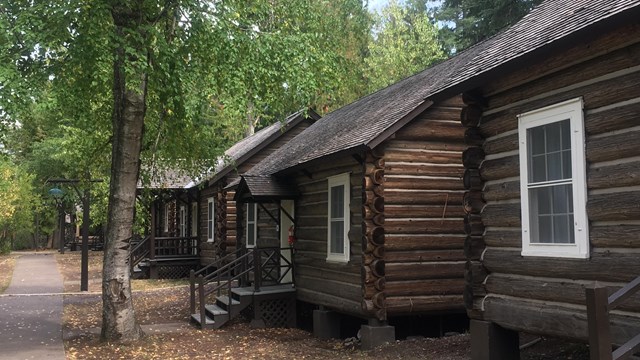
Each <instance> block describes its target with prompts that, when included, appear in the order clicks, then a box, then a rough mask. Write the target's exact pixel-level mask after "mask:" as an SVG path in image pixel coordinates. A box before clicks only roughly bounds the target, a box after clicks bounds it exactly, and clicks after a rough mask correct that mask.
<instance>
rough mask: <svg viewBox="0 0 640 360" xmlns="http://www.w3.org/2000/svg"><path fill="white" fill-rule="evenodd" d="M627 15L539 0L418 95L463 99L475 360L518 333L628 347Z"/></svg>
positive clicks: (637, 103)
mask: <svg viewBox="0 0 640 360" xmlns="http://www.w3.org/2000/svg"><path fill="white" fill-rule="evenodd" d="M638 19H640V2H638V1H609V0H597V1H594V0H589V1H586V0H578V1H576V0H571V1H568V0H547V1H544V2H543V3H542V4H541V5H539V6H538V7H536V8H534V9H533V10H532V11H531V13H530V14H529V15H527V16H525V17H524V18H523V19H522V20H521V21H520V22H518V23H516V24H515V25H514V26H512V27H510V28H508V29H506V30H505V31H503V32H502V33H499V34H498V35H496V36H494V37H493V38H490V39H488V40H486V41H485V42H483V43H480V44H478V45H476V46H475V47H474V48H473V49H472V51H474V52H475V53H476V55H475V57H474V58H472V59H471V60H470V61H469V62H468V63H467V64H466V65H465V66H463V67H462V68H461V69H460V71H459V72H458V73H457V74H455V76H453V77H451V78H449V79H448V80H447V81H446V82H444V83H442V87H441V88H440V89H438V90H436V91H435V92H434V93H433V94H432V95H431V96H430V97H429V99H430V100H431V101H434V102H436V103H437V101H438V100H439V99H446V98H448V97H450V96H451V95H452V94H458V93H462V94H463V96H462V98H463V102H464V107H463V111H462V114H463V116H462V117H461V123H462V124H463V126H464V127H465V128H466V129H467V130H466V132H465V138H466V139H467V140H468V147H467V148H466V149H465V151H464V155H463V163H464V167H465V170H464V176H463V183H464V187H465V190H466V193H465V195H464V199H463V203H464V206H463V208H464V211H465V213H466V215H465V230H466V233H467V238H466V241H465V253H466V257H467V259H468V260H467V263H466V266H465V279H466V285H465V290H464V300H465V306H466V308H467V312H468V315H469V316H470V318H471V319H472V320H471V336H472V351H471V353H472V354H473V355H472V356H473V359H518V358H519V350H518V332H527V333H533V334H539V335H542V336H557V337H563V338H567V339H570V340H574V341H582V342H587V341H589V343H590V351H591V359H612V358H619V356H622V355H623V354H625V355H629V354H631V353H633V352H634V351H637V350H638V339H639V338H634V337H636V335H638V333H640V296H638V295H632V293H629V292H628V290H633V289H637V288H638V284H640V282H639V280H638V276H639V275H640V261H639V259H640V238H638V233H639V232H640V216H639V215H638V209H639V205H638V204H639V203H640V195H639V194H640V174H639V171H640V163H639V159H640V157H639V156H640V143H639V142H638V141H637V139H638V136H640V126H639V125H640V117H639V116H640V86H639V84H640V22H639V21H638ZM634 279H635V280H634ZM630 282H631V283H630ZM619 289H622V290H619ZM614 291H616V292H615V293H614ZM612 293H613V294H612ZM610 294H612V295H610ZM587 295H588V296H589V297H588V296H587ZM622 299H626V301H625V302H622ZM594 309H595V310H594ZM632 339H633V340H632ZM630 340H631V342H630V343H627V342H628V341H630ZM625 343H626V345H624V346H622V345H623V344H625ZM612 344H613V345H614V347H618V346H620V347H619V348H618V349H617V350H616V352H615V353H614V354H613V356H612Z"/></svg>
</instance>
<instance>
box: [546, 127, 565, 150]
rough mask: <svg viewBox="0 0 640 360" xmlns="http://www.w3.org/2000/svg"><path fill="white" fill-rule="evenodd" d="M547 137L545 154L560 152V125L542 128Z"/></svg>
mask: <svg viewBox="0 0 640 360" xmlns="http://www.w3.org/2000/svg"><path fill="white" fill-rule="evenodd" d="M544 127H545V128H546V135H547V151H546V152H547V153H550V152H554V151H560V149H561V144H560V129H561V127H560V123H551V124H548V125H545V126H544Z"/></svg>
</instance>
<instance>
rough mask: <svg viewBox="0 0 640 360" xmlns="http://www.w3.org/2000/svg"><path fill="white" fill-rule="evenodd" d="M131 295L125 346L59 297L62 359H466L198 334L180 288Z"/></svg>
mask: <svg viewBox="0 0 640 360" xmlns="http://www.w3.org/2000/svg"><path fill="white" fill-rule="evenodd" d="M98 254H99V255H98ZM101 259H102V258H101V253H92V254H91V258H90V262H89V264H90V275H89V279H90V286H89V287H90V290H92V291H93V290H97V291H99V281H97V282H95V283H92V282H91V279H100V274H99V270H100V268H101V265H100V261H101ZM0 261H1V260H0ZM58 261H59V263H58V264H59V265H58V266H59V267H60V269H61V271H62V273H63V276H64V277H65V290H68V291H76V290H75V284H76V283H78V289H79V268H80V265H79V264H80V261H79V253H76V252H74V253H68V254H65V255H58ZM76 269H77V270H76ZM67 285H68V286H69V287H67ZM132 287H133V288H134V293H133V299H134V307H135V310H136V318H137V320H138V322H139V323H140V324H141V325H143V326H144V327H145V328H146V329H148V331H147V335H146V336H145V337H144V338H143V339H142V340H140V341H138V342H136V343H133V344H129V345H118V344H113V343H102V342H100V341H99V335H98V334H99V326H100V323H101V311H102V303H101V297H100V294H99V293H94V294H68V295H65V305H64V315H63V322H64V324H63V328H64V331H65V334H66V335H65V349H66V351H67V359H69V360H71V359H437V360H467V359H470V337H469V334H467V333H464V334H455V335H453V336H448V337H442V338H429V337H423V336H420V334H416V336H412V337H410V338H409V339H410V340H399V341H396V342H394V343H392V344H388V345H385V346H381V347H379V348H376V349H374V350H370V351H363V350H361V349H359V345H358V343H357V341H354V340H353V339H351V340H349V339H347V340H319V339H317V338H314V337H313V336H311V334H310V333H309V332H307V331H304V330H300V329H253V328H251V327H250V326H249V325H248V321H246V320H244V319H238V320H235V321H233V322H232V323H231V324H229V325H227V326H225V327H223V328H222V329H219V330H199V329H197V328H195V327H193V326H189V325H187V324H188V318H189V309H188V299H189V297H188V296H189V295H188V287H187V286H186V285H184V282H183V281H182V282H181V281H177V282H176V281H150V280H135V281H134V285H132ZM136 289H137V290H136ZM527 342H534V343H535V344H534V345H532V346H530V347H528V348H526V349H524V350H523V351H522V353H521V358H522V359H523V360H555V359H567V360H568V359H571V360H583V359H584V360H586V359H588V358H589V354H588V348H587V346H586V345H583V344H572V343H567V342H564V341H562V340H557V339H540V340H538V338H537V337H535V336H531V335H524V336H521V343H527Z"/></svg>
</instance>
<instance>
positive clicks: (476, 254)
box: [464, 236, 486, 260]
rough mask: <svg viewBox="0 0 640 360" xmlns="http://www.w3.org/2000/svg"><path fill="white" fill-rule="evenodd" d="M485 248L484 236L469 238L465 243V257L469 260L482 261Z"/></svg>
mask: <svg viewBox="0 0 640 360" xmlns="http://www.w3.org/2000/svg"><path fill="white" fill-rule="evenodd" d="M485 247H486V244H485V242H484V239H483V238H482V236H467V238H466V239H465V241H464V255H465V256H466V257H467V259H469V260H480V256H481V255H482V252H483V251H484V248H485Z"/></svg>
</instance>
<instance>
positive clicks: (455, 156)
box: [385, 149, 460, 164]
mask: <svg viewBox="0 0 640 360" xmlns="http://www.w3.org/2000/svg"><path fill="white" fill-rule="evenodd" d="M385 160H386V161H387V162H419V163H429V164H460V153H459V152H457V151H456V152H451V151H446V152H445V151H437V150H415V149H391V150H387V152H386V154H385Z"/></svg>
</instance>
